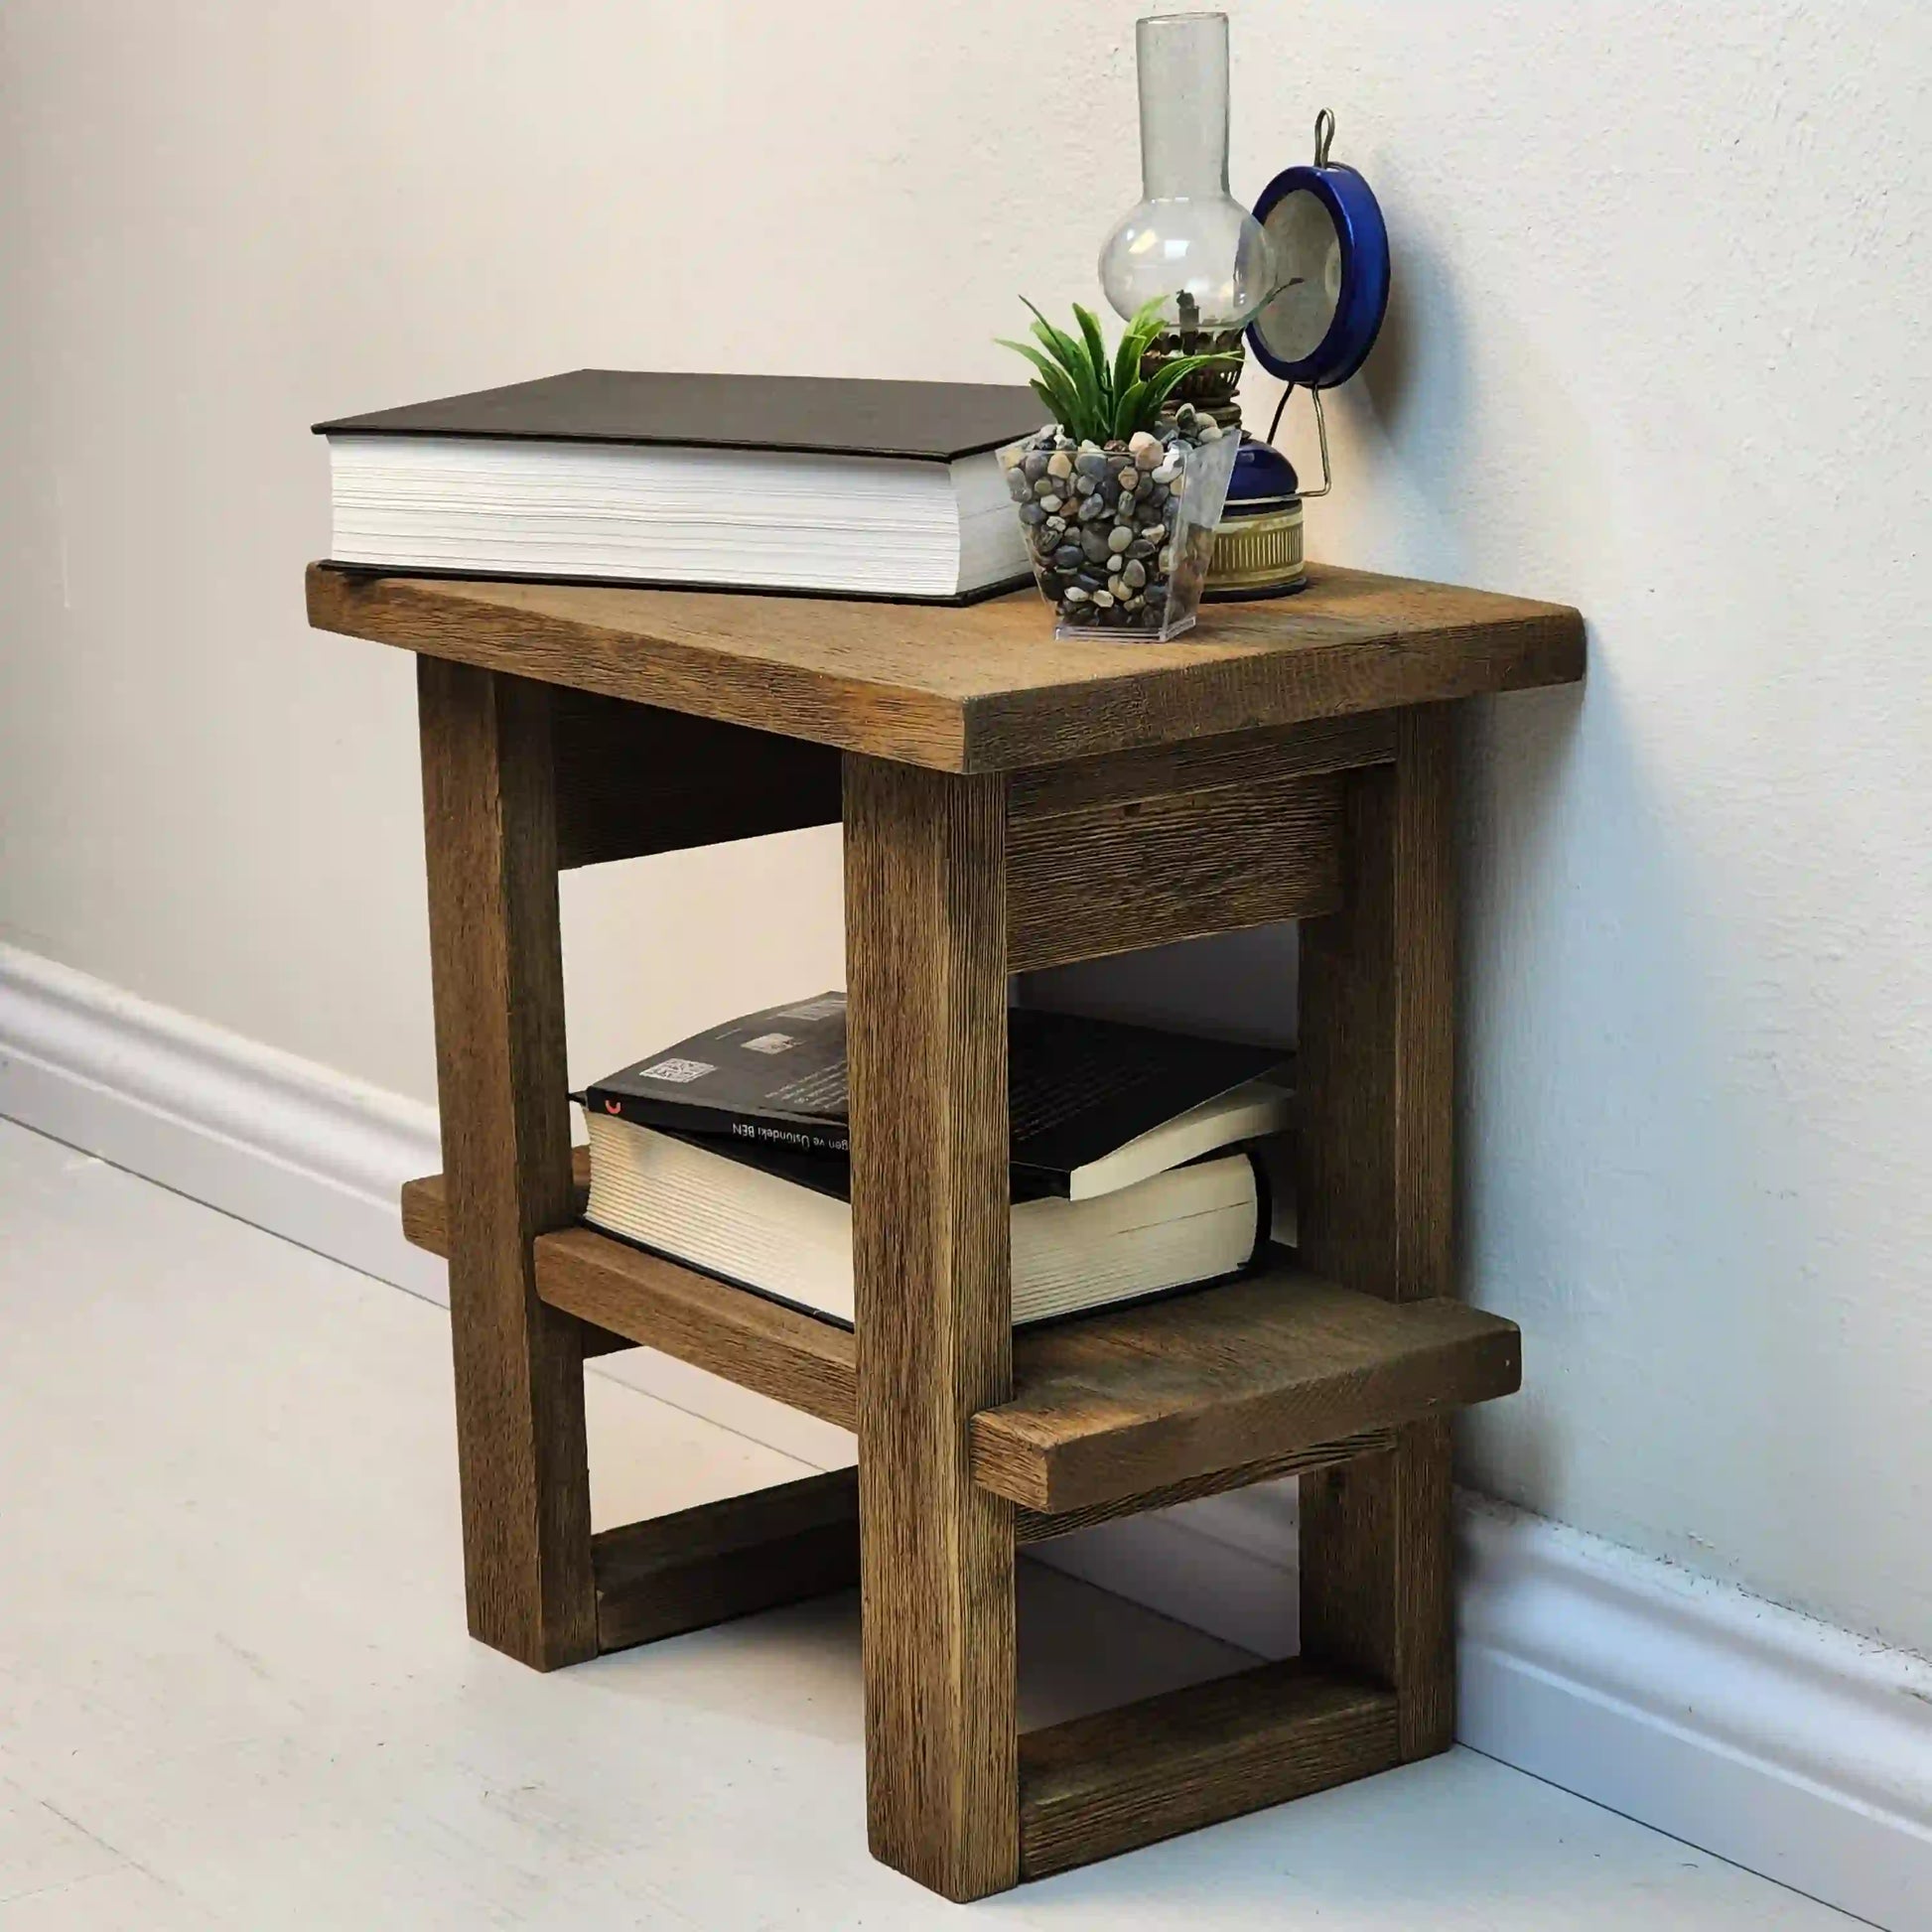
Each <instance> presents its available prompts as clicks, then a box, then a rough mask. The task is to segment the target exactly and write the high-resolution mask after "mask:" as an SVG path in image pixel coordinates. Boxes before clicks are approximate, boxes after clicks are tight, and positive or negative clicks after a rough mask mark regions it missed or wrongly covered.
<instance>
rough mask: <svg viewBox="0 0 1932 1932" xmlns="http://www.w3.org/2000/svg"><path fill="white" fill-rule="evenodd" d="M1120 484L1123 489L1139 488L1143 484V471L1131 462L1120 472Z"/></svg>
mask: <svg viewBox="0 0 1932 1932" xmlns="http://www.w3.org/2000/svg"><path fill="white" fill-rule="evenodd" d="M1120 486H1121V488H1123V489H1139V488H1140V486H1141V473H1140V472H1139V471H1138V470H1136V469H1135V468H1134V466H1133V465H1132V464H1131V463H1130V464H1129V465H1128V466H1127V468H1126V469H1125V470H1123V471H1122V472H1121V473H1120Z"/></svg>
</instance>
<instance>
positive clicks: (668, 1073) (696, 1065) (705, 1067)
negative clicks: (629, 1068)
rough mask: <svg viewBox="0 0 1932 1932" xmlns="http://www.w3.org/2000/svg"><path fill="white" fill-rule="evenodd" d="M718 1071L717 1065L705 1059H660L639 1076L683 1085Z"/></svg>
mask: <svg viewBox="0 0 1932 1932" xmlns="http://www.w3.org/2000/svg"><path fill="white" fill-rule="evenodd" d="M717 1071H718V1069H717V1068H716V1067H715V1066H712V1065H710V1064H709V1063H708V1062H706V1061H704V1060H659V1061H658V1062H657V1064H656V1065H655V1066H647V1067H645V1068H644V1069H643V1070H642V1071H641V1072H640V1073H639V1074H638V1075H637V1077H638V1079H640V1080H668V1081H669V1082H670V1083H671V1084H672V1085H673V1086H678V1087H682V1086H688V1085H689V1084H690V1083H691V1082H692V1081H693V1080H702V1079H703V1078H704V1076H705V1075H706V1074H707V1073H716V1072H717Z"/></svg>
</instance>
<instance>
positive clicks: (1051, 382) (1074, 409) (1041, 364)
mask: <svg viewBox="0 0 1932 1932" xmlns="http://www.w3.org/2000/svg"><path fill="white" fill-rule="evenodd" d="M994 340H995V341H996V342H997V343H998V344H999V345H1000V346H1001V347H1002V348H1010V349H1012V350H1013V351H1014V353H1015V354H1016V355H1024V356H1025V357H1026V358H1027V360H1028V361H1030V362H1031V363H1032V364H1033V365H1034V367H1035V368H1036V369H1037V370H1038V371H1039V377H1040V379H1039V380H1038V381H1037V382H1034V383H1031V384H1029V387H1031V388H1032V389H1033V390H1034V391H1035V394H1037V395H1038V396H1039V397H1040V399H1041V400H1042V401H1043V402H1044V403H1045V404H1046V407H1047V409H1048V411H1049V412H1050V413H1051V415H1052V418H1053V420H1054V421H1055V422H1056V423H1065V424H1066V425H1067V426H1068V427H1069V428H1070V427H1071V426H1072V422H1073V419H1074V418H1075V417H1076V416H1078V415H1079V414H1080V401H1079V396H1078V392H1077V391H1076V390H1075V389H1074V387H1073V384H1072V383H1071V382H1070V381H1069V380H1068V379H1067V376H1066V372H1065V370H1063V369H1062V368H1061V367H1060V365H1059V364H1058V363H1057V362H1049V361H1048V360H1047V359H1046V357H1045V356H1043V355H1042V354H1041V353H1040V352H1039V350H1038V349H1036V348H1035V347H1033V346H1032V345H1031V344H1028V343H1015V342H1009V341H1008V340H1007V339H1006V338H1005V337H1004V336H998V337H995V338H994Z"/></svg>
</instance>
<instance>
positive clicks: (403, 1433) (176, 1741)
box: [0, 1122, 1855, 1932]
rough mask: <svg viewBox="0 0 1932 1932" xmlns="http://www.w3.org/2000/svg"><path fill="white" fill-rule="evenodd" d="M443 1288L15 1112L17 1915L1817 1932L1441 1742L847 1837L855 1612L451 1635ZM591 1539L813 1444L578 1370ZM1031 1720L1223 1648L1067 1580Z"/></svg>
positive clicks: (1042, 1652) (10, 1596)
mask: <svg viewBox="0 0 1932 1932" xmlns="http://www.w3.org/2000/svg"><path fill="white" fill-rule="evenodd" d="M447 1353H448V1350H447V1334H446V1328H445V1320H444V1316H443V1315H442V1313H441V1312H440V1311H438V1310H436V1309H434V1308H431V1307H429V1306H428V1305H427V1304H424V1303H421V1302H417V1301H413V1300H411V1299H410V1298H409V1297H408V1296H405V1295H403V1294H401V1293H399V1292H398V1291H396V1290H394V1289H390V1288H386V1287H383V1286H380V1285H379V1284H377V1283H374V1282H371V1281H369V1280H367V1279H366V1278H364V1277H362V1276H359V1275H355V1274H352V1273H350V1272H348V1271H347V1270H345V1269H343V1268H340V1267H337V1266H335V1265H334V1264H332V1263H330V1262H327V1261H324V1260H322V1259H320V1258H319V1257H317V1256H315V1255H311V1254H308V1253H306V1252H304V1251H303V1250H301V1249H298V1248H294V1247H291V1246H289V1245H288V1244H286V1243H284V1242H281V1241H278V1240H276V1239H274V1238H273V1237H272V1236H269V1235H265V1234H262V1233H260V1232H258V1231H257V1230H255V1229H252V1228H249V1227H246V1226H243V1225H242V1224H241V1223H239V1222H236V1221H231V1220H228V1219H226V1218H225V1217H224V1216H222V1215H219V1214H216V1213H213V1212H211V1211H210V1210H208V1209H207V1208H203V1207H200V1206H197V1205H196V1204H194V1203H193V1202H190V1201H187V1200H184V1199H182V1198H180V1197H179V1196H177V1195H173V1194H169V1193H166V1192H164V1191H163V1190H161V1189H159V1188H157V1187H153V1186H151V1185H149V1184H148V1183H146V1182H144V1181H140V1180H136V1179H134V1178H132V1177H130V1176H129V1175H126V1174H123V1173H117V1172H116V1171H114V1170H112V1169H109V1168H106V1167H103V1166H102V1165H100V1164H99V1163H98V1162H95V1161H91V1160H89V1159H87V1158H86V1157H84V1156H82V1155H78V1154H75V1153H73V1152H72V1151H70V1150H69V1149H67V1148H63V1147H60V1146H58V1145H56V1144H55V1143H53V1142H50V1141H46V1140H42V1139H40V1138H38V1137H37V1136H35V1135H32V1134H29V1133H27V1132H25V1131H23V1130H21V1129H19V1128H16V1127H13V1126H11V1125H9V1124H7V1123H4V1122H0V1932H42V1929H43V1928H55V1927H58V1928H63V1929H64V1932H65V1929H66V1928H75V1929H76V1932H120V1928H138V1932H177V1928H186V1927H207V1926H229V1927H241V1928H248V1932H262V1929H264V1928H273V1927H282V1926H300V1927H312V1926H313V1927H343V1928H353V1932H373V1928H380V1927H396V1928H407V1932H423V1929H424V1928H437V1927H450V1928H462V1932H473V1929H474V1928H479V1927H486V1926H558V1927H562V1926H569V1927H571V1928H573V1929H574V1932H596V1928H603V1927H617V1926H626V1927H628V1926H662V1927H667V1928H679V1927H699V1928H704V1932H738V1929H739V1928H745V1929H746V1932H751V1928H763V1927H832V1928H839V1929H840V1932H846V1928H866V1927H878V1928H890V1929H891V1932H918V1928H923V1927H927V1926H937V1925H940V1924H963V1923H966V1922H967V1919H966V1915H967V1912H968V1911H969V1910H970V1911H971V1912H973V1913H975V1914H977V1915H978V1917H979V1918H980V1919H981V1920H983V1921H984V1922H985V1923H987V1924H990V1925H1008V1926H1016V1927H1049V1926H1050V1927H1064V1928H1068V1929H1069V1932H1073V1929H1075V1928H1087V1927H1093V1928H1100V1927H1106V1928H1109V1932H1136V1929H1137V1928H1152V1927H1172V1926H1175V1925H1181V1924H1187V1925H1194V1926H1200V1927H1209V1926H1212V1927H1230V1928H1232V1927H1264V1926H1265V1927H1268V1928H1270V1932H1284V1928H1295V1927H1301V1926H1311V1927H1314V1926H1318V1927H1320V1928H1323V1932H1369V1929H1370V1928H1377V1932H1381V1929H1382V1928H1387V1929H1388V1932H1395V1928H1401V1932H1412V1929H1413V1928H1415V1927H1418V1926H1424V1925H1426V1926H1429V1927H1431V1928H1445V1929H1449V1928H1467V1932H1519V1929H1520V1932H1532V1929H1533V1932H1627V1929H1628V1928H1633V1927H1640V1928H1642V1932H1674V1928H1679V1927H1699V1928H1725V1927H1738V1928H1743V1927H1750V1928H1754V1932H1783V1928H1791V1932H1823V1929H1824V1928H1829V1927H1834V1926H1838V1927H1844V1926H1851V1925H1853V1924H1854V1923H1855V1921H1853V1920H1851V1919H1848V1918H1846V1917H1844V1916H1843V1915H1842V1914H1840V1913H1838V1912H1835V1911H1832V1910H1830V1909H1828V1908H1827V1907H1825V1906H1822V1905H1819V1904H1816V1903H1814V1902H1812V1901H1811V1900H1809V1899H1805V1898H1801V1897H1799V1896H1797V1895H1796V1894H1795V1893H1792V1892H1789V1891H1785V1890H1783V1889H1781V1888H1780V1887H1778V1886H1776V1885H1774V1884H1771V1883H1769V1882H1767V1881H1766V1880H1763V1879H1761V1878H1757V1877H1753V1876H1752V1875H1750V1874H1749V1873H1746V1872H1743V1871H1739V1870H1737V1869H1735V1868H1734V1867H1732V1866H1729V1865H1726V1864H1724V1863H1721V1862H1720V1861H1718V1860H1716V1859H1714V1858H1711V1857H1709V1856H1707V1855H1705V1854H1703V1853H1699V1852H1695V1851H1692V1850H1690V1849H1688V1848H1687V1847H1685V1846H1683V1845H1680V1844H1678V1843H1676V1842H1674V1841H1673V1840H1670V1839H1667V1838H1663V1837H1660V1836H1659V1835H1658V1834H1656V1833H1654V1832H1650V1831H1647V1830H1645V1829H1643V1828H1642V1827H1640V1826H1637V1825H1633V1824H1630V1823H1629V1822H1627V1821H1626V1820H1624V1819H1621V1818H1618V1817H1616V1816H1614V1815H1612V1814H1611V1813H1608V1812H1605V1811H1601V1810H1598V1809H1597V1808H1595V1807H1594V1806H1591V1805H1588V1804H1586V1803H1584V1802H1582V1801H1581V1800H1579V1799H1576V1798H1572V1797H1569V1796H1567V1795H1566V1794H1564V1793H1562V1792H1559V1791H1556V1790H1554V1789H1552V1788H1551V1787H1549V1786H1547V1785H1543V1784H1539V1783H1537V1782H1536V1781H1535V1780H1534V1779H1531V1778H1527V1777H1524V1776H1522V1775H1521V1774H1519V1773H1517V1772H1514V1771H1510V1770H1508V1769H1506V1768H1505V1767H1503V1766H1501V1765H1499V1764H1495V1763H1492V1762H1491V1761H1489V1760H1487V1759H1485V1758H1482V1757H1478V1756H1476V1755H1474V1754H1473V1753H1470V1752H1467V1751H1461V1750H1458V1751H1456V1752H1454V1753H1452V1754H1451V1755H1450V1756H1449V1757H1447V1758H1442V1759H1439V1760H1437V1761H1435V1762H1433V1763H1430V1764H1425V1765H1418V1766H1415V1767H1413V1768H1411V1769H1409V1770H1405V1771H1399V1772H1395V1773H1392V1774H1390V1775H1389V1776H1386V1777H1383V1778H1378V1779H1373V1780H1370V1781H1369V1782H1367V1783H1365V1784H1360V1785H1356V1786H1353V1787H1351V1788H1349V1789H1346V1790H1342V1791H1337V1792H1331V1793H1327V1794H1325V1795H1323V1796H1320V1797H1316V1798H1311V1799H1307V1800H1304V1801H1303V1802H1302V1803H1301V1804H1298V1805H1294V1806H1291V1807H1288V1808H1285V1809H1283V1810H1279V1811H1276V1812H1272V1813H1264V1814H1261V1815H1258V1816H1256V1817H1253V1818H1249V1819H1244V1820H1241V1821H1238V1822H1236V1823H1234V1824H1230V1825H1224V1826H1221V1827H1219V1828H1217V1829H1215V1830H1213V1831H1208V1832H1203V1833H1199V1834H1196V1835H1195V1836H1193V1837H1191V1838H1188V1839H1184V1840H1180V1841H1177V1842H1175V1843H1173V1844H1170V1845H1167V1846H1161V1847H1156V1848H1153V1849H1151V1850H1149V1851H1146V1852H1142V1853H1138V1854H1136V1855H1134V1856H1132V1857H1129V1858H1125V1859H1119V1860H1115V1861H1113V1862H1112V1863H1108V1864H1105V1865H1100V1866H1096V1867H1092V1868H1090V1869H1088V1870H1085V1871H1080V1872H1075V1873H1071V1874H1069V1875H1067V1876H1065V1877H1062V1878H1057V1879H1053V1880H1050V1881H1048V1882H1046V1883H1044V1884H1039V1885H1034V1886H1028V1887H1025V1888H1023V1889H1021V1890H1019V1891H1017V1892H1012V1893H1009V1894H1007V1895H1005V1896H1004V1897H1002V1898H998V1899H993V1900H989V1901H987V1902H986V1903H984V1904H981V1905H979V1906H975V1907H971V1908H962V1907H956V1906H952V1905H948V1904H946V1903H944V1902H943V1901H941V1900H939V1899H936V1898H933V1897H931V1896H930V1895H929V1894H927V1893H925V1892H922V1891H920V1890H919V1889H917V1888H916V1887H915V1886H912V1885H910V1884H908V1883H906V1882H905V1881H904V1880H902V1879H900V1878H899V1877H897V1875H896V1874H895V1873H893V1872H890V1871H887V1870H885V1869H884V1868H883V1867H881V1866H879V1865H876V1864H874V1863H872V1862H871V1861H870V1860H869V1859H868V1858H867V1856H866V1852H865V1831H864V1820H863V1793H862V1767H861V1758H860V1708H859V1674H858V1658H857V1652H856V1629H855V1611H854V1606H853V1604H852V1602H851V1600H850V1599H849V1598H834V1599H830V1600H828V1601H826V1602H823V1603H819V1604H812V1605H806V1606H803V1607H801V1608H799V1609H796V1610H790V1611H784V1612H779V1613H775V1614H772V1615H769V1616H764V1617H759V1618H754V1619H750V1620H748V1621H746V1622H743V1623H739V1624H735V1625H730V1626H727V1627H724V1628H720V1629H717V1630H713V1631H707V1632H704V1633H702V1634H700V1635H697V1636H692V1637H687V1638H681V1639H678V1640H676V1641H673V1642H670V1643H664V1644H658V1645H655V1646H652V1647H650V1648H648V1649H645V1650H639V1651H631V1652H629V1653H627V1654H625V1655H622V1656H618V1657H612V1658H606V1659H604V1660H602V1661H600V1662H598V1663H596V1664H591V1665H586V1666H583V1667H581V1668H579V1669H577V1670H574V1671H568V1672H563V1673H560V1674H558V1675H555V1676H552V1677H549V1678H543V1677H538V1676H536V1675H534V1674H532V1673H530V1672H527V1671H524V1670H521V1669H519V1668H518V1667H517V1666H515V1665H513V1664H510V1663H508V1662H507V1661H505V1660H504V1659H502V1658H499V1657H497V1656H495V1655H493V1654H492V1653H490V1652H488V1651H485V1650H483V1649H481V1648H479V1647H477V1646H475V1645H473V1644H471V1643H470V1642H469V1641H468V1639H467V1638H466V1636H465V1635H464V1630H463V1609H462V1583H461V1567H460V1562H459V1556H458V1550H457V1541H456V1528H455V1525H456V1497H455V1489H454V1480H453V1469H452V1454H451V1443H450V1430H451V1421H450V1391H449V1374H448V1360H447ZM588 1387H589V1390H590V1396H591V1411H592V1414H591V1426H592V1459H593V1464H594V1467H595V1468H596V1470H597V1509H598V1516H599V1520H600V1522H614V1521H623V1520H626V1519H627V1518H629V1517H632V1516H637V1515H644V1514H652V1513H656V1512H658V1511H661V1510H663V1509H667V1508H673V1507H677V1506H680V1505H683V1504H686V1503H690V1502H696V1501H702V1500H704V1499H706V1498H708V1497H711V1496H715V1495H722V1494H727V1493H730V1492H731V1491H734V1490H737V1489H742V1488H750V1487H754V1486H756V1485H758V1484H760V1483H763V1482H768V1481H772V1480H776V1479H781V1478H782V1477H784V1476H786V1475H788V1474H792V1473H796V1472H798V1465H796V1464H793V1463H790V1462H788V1461H787V1460H786V1459H785V1458H784V1457H783V1456H781V1455H779V1454H777V1453H776V1452H775V1451H773V1450H771V1449H765V1448H762V1447H761V1446H759V1445H758V1444H755V1443H751V1442H748V1441H746V1440H745V1439H743V1438H741V1437H737V1436H733V1435H730V1434H727V1433H726V1432H724V1431H721V1430H718V1429H716V1428H714V1427H712V1426H711V1425H709V1424H706V1423H702V1422H699V1421H696V1420H694V1419H693V1418H691V1417H688V1416H686V1415H683V1414H681V1413H680V1412H679V1411H677V1410H674V1409H670V1408H667V1407H665V1406H664V1405H662V1404H660V1403H656V1402H653V1401H652V1400H651V1399H650V1398H648V1397H645V1396H641V1395H638V1394H636V1393H634V1392H633V1391H631V1390H628V1389H624V1388H621V1387H620V1386H618V1385H616V1384H614V1383H611V1382H609V1381H607V1380H605V1379H604V1378H602V1377H597V1376H593V1377H591V1378H590V1379H589V1382H588ZM1023 1611H1024V1616H1023V1627H1024V1633H1025V1646H1026V1649H1027V1652H1028V1662H1029V1681H1028V1686H1027V1698H1026V1702H1027V1706H1028V1718H1029V1720H1030V1721H1031V1722H1035V1723H1036V1722H1040V1721H1042V1720H1043V1719H1047V1718H1050V1717H1053V1716H1058V1715H1063V1714H1065V1713H1068V1712H1070V1711H1073V1710H1077V1709H1083V1708H1090V1707H1094V1706H1098V1705H1105V1704H1109V1703H1114V1702H1118V1701H1119V1700H1120V1698H1122V1697H1123V1696H1132V1695H1142V1694H1144V1693H1145V1692H1147V1691H1148V1690H1150V1689H1154V1688H1159V1687H1161V1686H1163V1685H1165V1684H1169V1683H1175V1682H1181V1681H1185V1680H1186V1679H1187V1678H1189V1677H1190V1676H1207V1675H1213V1674H1215V1673H1216V1672H1217V1671H1220V1670H1224V1669H1226V1668H1228V1667H1229V1666H1230V1665H1231V1664H1234V1663H1237V1662H1239V1661H1240V1660H1241V1658H1240V1653H1238V1652H1233V1651H1230V1650H1227V1649H1226V1648H1225V1647H1223V1646H1220V1645H1218V1644H1215V1643H1213V1642H1212V1641H1210V1640H1209V1639H1207V1638H1204V1637H1200V1636H1198V1635H1196V1634H1194V1633H1192V1632H1189V1631H1185V1630H1182V1629H1180V1628H1179V1626H1177V1625H1174V1624H1171V1623H1167V1622H1164V1621H1163V1620H1162V1619H1160V1618H1157V1617H1154V1616H1152V1615H1150V1614H1148V1613H1146V1612H1144V1611H1141V1610H1137V1609H1135V1608H1134V1607H1132V1606H1130V1605H1128V1604H1126V1603H1123V1602H1121V1601H1120V1600H1119V1599H1118V1598H1114V1597H1110V1596H1106V1595H1103V1594H1102V1593H1101V1592H1099V1591H1097V1590H1093V1589H1090V1588H1088V1587H1085V1586H1084V1585H1080V1584H1076V1583H1073V1582H1071V1581H1069V1580H1067V1579H1065V1578H1061V1577H1058V1576H1055V1575H1054V1574H1053V1573H1051V1572H1047V1571H1043V1570H1037V1569H1034V1568H1032V1567H1031V1566H1030V1567H1029V1572H1028V1576H1027V1580H1026V1588H1025V1592H1024V1598H1023Z"/></svg>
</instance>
